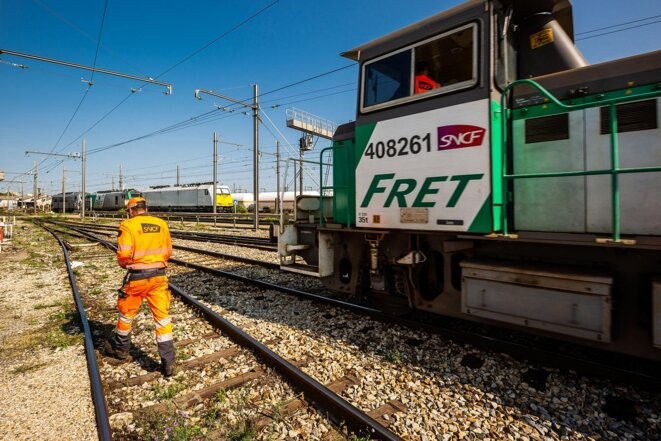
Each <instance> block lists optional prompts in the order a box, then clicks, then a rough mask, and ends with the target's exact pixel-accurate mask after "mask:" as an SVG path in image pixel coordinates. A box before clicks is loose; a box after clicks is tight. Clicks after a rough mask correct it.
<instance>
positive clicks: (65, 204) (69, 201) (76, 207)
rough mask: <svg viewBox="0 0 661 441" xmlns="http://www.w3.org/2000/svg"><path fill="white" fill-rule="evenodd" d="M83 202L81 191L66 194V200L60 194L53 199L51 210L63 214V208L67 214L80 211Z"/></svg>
mask: <svg viewBox="0 0 661 441" xmlns="http://www.w3.org/2000/svg"><path fill="white" fill-rule="evenodd" d="M82 201H83V198H82V193H81V192H79V191H70V192H66V193H64V198H63V197H62V193H58V194H55V195H53V196H52V197H51V210H52V211H53V212H55V213H62V209H63V208H64V211H65V212H66V213H73V212H75V211H80V207H81V205H82Z"/></svg>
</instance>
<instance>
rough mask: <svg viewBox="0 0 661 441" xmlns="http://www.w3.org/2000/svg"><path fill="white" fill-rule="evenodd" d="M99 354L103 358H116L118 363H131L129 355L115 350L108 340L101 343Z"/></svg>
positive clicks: (126, 352)
mask: <svg viewBox="0 0 661 441" xmlns="http://www.w3.org/2000/svg"><path fill="white" fill-rule="evenodd" d="M100 352H101V354H102V355H104V356H105V357H111V358H116V359H117V360H120V361H131V356H130V355H129V353H128V351H122V350H119V349H115V347H114V346H113V345H112V343H110V342H109V341H108V340H106V341H104V342H103V346H101V351H100Z"/></svg>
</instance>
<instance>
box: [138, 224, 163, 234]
mask: <svg viewBox="0 0 661 441" xmlns="http://www.w3.org/2000/svg"><path fill="white" fill-rule="evenodd" d="M140 226H141V227H142V232H143V233H158V232H159V231H161V227H160V226H158V225H154V224H140Z"/></svg>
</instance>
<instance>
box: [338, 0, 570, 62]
mask: <svg viewBox="0 0 661 441" xmlns="http://www.w3.org/2000/svg"><path fill="white" fill-rule="evenodd" d="M490 1H492V0H468V1H466V2H464V3H462V4H460V5H457V6H455V7H454V8H451V9H448V10H446V11H443V12H440V13H438V14H436V15H432V16H431V17H427V18H425V19H424V20H420V21H419V22H417V23H413V24H411V25H409V26H406V27H404V28H401V29H399V30H397V31H395V32H391V33H390V34H387V35H385V36H383V37H380V38H377V39H376V40H372V41H370V42H368V43H365V44H363V45H361V46H358V47H356V48H354V49H351V50H349V51H346V52H343V53H341V54H340V55H342V56H343V57H345V58H349V59H351V60H354V61H358V62H361V61H364V60H365V59H367V58H372V57H374V56H377V55H381V54H384V53H387V52H390V51H392V50H395V49H397V48H399V47H402V46H406V45H407V44H411V43H414V42H416V41H419V40H421V39H423V38H426V37H428V36H430V35H433V34H437V33H438V32H439V30H442V29H443V28H444V27H447V26H448V25H449V24H450V25H451V26H455V25H457V24H458V23H453V22H452V21H453V19H454V20H457V19H459V18H461V14H463V13H465V12H466V11H469V10H471V9H474V8H475V9H480V8H486V7H487V4H488V3H489V2H490ZM501 3H503V5H505V6H510V5H511V6H513V8H514V14H513V17H512V18H513V22H514V23H516V22H517V20H519V19H523V18H525V17H528V16H530V15H532V14H535V13H537V12H541V11H552V12H553V15H554V17H555V19H556V20H557V21H558V23H559V24H560V25H561V26H562V27H563V29H564V30H565V32H566V33H567V35H568V36H569V38H571V39H572V41H573V40H574V25H573V18H572V9H571V3H570V0H534V1H530V0H502V1H501Z"/></svg>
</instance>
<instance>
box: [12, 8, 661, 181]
mask: <svg viewBox="0 0 661 441" xmlns="http://www.w3.org/2000/svg"><path fill="white" fill-rule="evenodd" d="M459 3H460V1H457V0H437V1H406V2H405V1H401V0H399V1H397V0H357V1H356V0H353V1H347V0H336V1H330V2H322V1H311V0H308V1H304V0H279V1H274V0H254V1H246V0H222V1H220V0H216V1H204V0H203V1H198V2H182V1H171V0H165V1H160V2H149V1H147V2H132V1H128V0H116V1H108V2H107V3H106V2H105V1H101V0H90V1H86V2H80V1H74V0H0V49H5V50H10V51H15V52H21V53H26V54H31V55H38V56H41V57H45V58H50V59H56V60H64V61H68V62H72V63H76V64H80V65H85V66H92V65H96V67H98V68H101V69H106V70H110V71H115V72H121V73H125V74H130V75H133V76H137V77H141V78H145V77H153V78H156V79H158V80H159V81H162V82H166V83H171V84H172V85H173V94H172V95H171V96H166V95H165V94H163V92H164V91H165V88H164V87H162V86H158V85H144V84H142V83H141V82H140V81H135V80H128V79H124V78H116V77H112V76H108V75H103V74H99V73H96V74H94V76H93V77H92V75H91V73H90V72H89V71H83V70H79V69H73V68H69V67H64V66H57V65H54V64H50V63H44V62H40V61H35V60H29V59H25V58H19V57H15V56H10V55H7V54H2V55H0V97H1V105H0V152H1V156H0V170H3V171H5V172H6V173H7V175H6V181H5V182H3V183H0V190H3V191H4V190H6V189H7V188H8V186H11V190H12V191H15V192H16V191H19V190H20V184H19V183H18V181H20V180H23V181H24V182H25V184H24V189H25V192H31V191H32V176H27V175H24V176H21V175H18V174H16V173H22V172H28V171H31V169H32V166H33V161H35V160H36V161H37V163H38V164H39V167H38V175H39V186H40V187H42V188H44V189H45V190H46V191H47V192H49V193H57V192H59V191H60V190H61V185H62V169H63V167H66V169H67V188H68V190H71V189H79V188H80V182H81V173H80V169H81V166H80V161H79V160H76V161H74V160H72V159H67V160H65V161H64V162H60V159H62V158H60V157H54V156H43V155H30V156H26V155H25V153H24V152H25V151H26V150H32V151H40V152H55V153H60V154H66V153H72V152H80V150H81V143H82V140H83V139H85V140H86V143H87V150H88V152H90V154H89V155H88V158H87V177H86V189H87V190H88V191H95V190H102V189H108V188H110V186H111V182H112V181H113V180H114V183H115V186H116V187H117V186H118V180H119V170H120V166H121V168H122V170H123V175H124V185H125V187H126V186H129V187H135V188H139V189H140V188H147V187H148V186H150V185H161V184H174V183H175V179H176V169H177V166H179V167H180V181H181V182H182V183H187V182H200V181H210V180H211V179H212V177H211V174H212V165H211V157H212V151H213V150H212V149H213V144H212V138H213V132H214V131H216V132H218V134H219V137H220V144H219V155H220V159H219V170H218V178H219V181H220V182H222V183H224V184H227V185H230V186H232V187H235V186H236V187H237V188H242V189H247V190H248V191H252V188H253V184H252V118H251V117H250V116H247V115H244V114H242V113H241V112H240V111H238V110H240V109H238V108H237V109H236V110H237V111H235V112H233V113H229V112H226V111H222V110H216V107H215V105H219V106H227V105H229V104H230V103H228V102H226V101H223V100H221V99H219V98H214V97H212V96H208V95H203V100H201V101H198V100H196V99H195V98H194V96H193V92H194V90H195V89H208V90H214V91H215V92H217V93H220V94H223V95H227V96H231V97H233V98H236V99H240V100H246V101H249V100H250V99H251V97H252V86H251V85H252V84H255V83H256V84H258V85H259V89H260V94H263V96H262V97H261V99H260V102H261V106H262V110H263V114H264V116H263V119H264V124H263V125H262V126H261V127H260V147H261V151H262V153H263V154H262V156H261V166H260V189H265V190H268V191H272V190H274V189H275V157H274V155H273V153H274V152H275V144H276V138H277V139H279V140H280V143H281V151H282V156H283V158H286V157H290V156H295V155H297V143H298V138H299V136H300V134H299V132H297V131H295V130H293V129H290V128H287V127H286V125H285V109H287V108H289V107H296V108H299V109H303V110H305V111H308V112H310V113H312V114H314V115H318V116H320V117H323V118H326V119H329V120H332V121H334V122H336V123H344V122H347V121H350V120H352V119H354V115H355V102H356V100H355V94H356V80H357V68H356V66H355V65H353V66H352V64H353V63H352V62H350V61H349V60H346V59H344V58H342V57H340V56H339V54H340V53H341V52H343V51H346V50H349V49H352V48H354V47H356V46H358V45H360V44H363V43H365V42H368V41H370V40H372V39H374V38H378V37H380V36H382V35H384V34H387V33H389V32H391V31H394V30H396V29H398V28H400V27H402V26H405V25H408V24H411V23H413V22H415V21H418V20H420V19H423V18H425V17H427V16H429V15H432V14H434V13H437V12H440V11H443V10H445V9H447V8H449V7H451V6H454V5H456V4H459ZM622 5H623V2H621V1H620V0H575V1H574V2H573V6H574V30H575V32H576V39H577V45H578V47H579V49H580V50H581V51H582V52H583V54H584V55H585V57H586V58H587V60H588V61H589V62H590V63H598V62H601V61H605V60H610V59H615V58H621V57H624V56H629V55H634V54H638V53H642V52H647V51H652V50H657V49H659V42H660V41H661V38H660V35H661V23H652V22H655V21H658V20H660V17H661V2H659V1H658V0H631V1H630V2H627V3H626V5H627V7H626V8H623V7H622ZM104 10H105V15H104ZM650 17H655V18H651V19H648V18H650ZM642 19H648V20H645V21H640V22H635V23H631V24H629V25H625V26H623V27H632V28H633V29H630V30H626V31H622V32H615V33H611V32H612V31H614V30H617V29H621V28H608V29H604V30H602V31H596V32H593V33H585V32H587V31H592V30H595V29H599V28H604V27H609V26H613V25H618V24H621V23H627V22H634V21H636V20H642ZM649 23H652V24H649ZM102 24H103V26H102ZM602 33H606V35H600V36H594V35H596V34H602ZM99 34H101V42H100V44H98V37H99ZM212 42H213V43H212ZM210 43H211V44H210ZM97 46H98V51H97ZM95 60H96V63H95ZM11 63H16V64H24V65H27V66H28V68H27V69H20V68H17V67H16V66H13V65H12V64H11ZM345 66H349V67H346V68H344V69H340V68H343V67H345ZM334 69H340V70H338V71H337V72H335V73H332V74H329V75H325V76H322V77H319V78H316V79H314V80H311V81H305V82H302V83H300V84H297V85H295V86H292V87H287V88H284V89H281V90H277V89H280V88H281V87H283V86H287V85H290V84H292V83H296V82H298V81H300V80H305V79H308V78H311V77H314V76H316V75H319V74H323V73H325V72H329V71H332V70H334ZM92 79H93V81H94V85H93V86H92V87H89V86H88V84H87V81H89V80H92ZM131 88H136V89H140V91H138V92H135V93H132V92H131V91H130V89H131ZM271 91H274V92H272V93H269V92H271ZM273 106H277V107H273ZM201 115H204V117H202V116H201ZM272 123H273V124H272ZM327 145H329V141H326V140H323V139H320V140H318V141H317V144H316V147H315V150H313V151H312V152H311V153H309V156H308V157H309V158H311V159H312V158H314V159H318V153H317V152H318V150H319V149H320V147H325V146H327ZM95 150H99V151H97V152H95ZM285 169H286V162H285V161H283V162H282V171H283V174H284V171H285ZM312 173H313V175H314V178H312V177H310V176H309V175H306V177H305V180H306V185H314V182H313V179H316V173H317V172H312ZM288 180H289V185H290V186H291V185H292V183H291V180H292V167H291V162H290V163H289V170H288ZM11 181H13V182H11Z"/></svg>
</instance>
